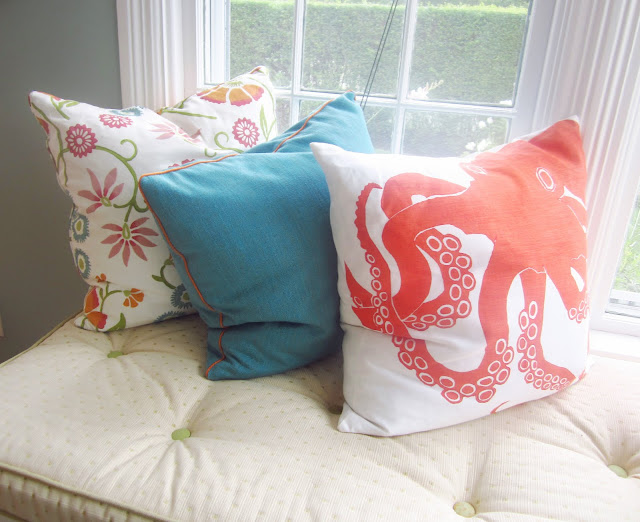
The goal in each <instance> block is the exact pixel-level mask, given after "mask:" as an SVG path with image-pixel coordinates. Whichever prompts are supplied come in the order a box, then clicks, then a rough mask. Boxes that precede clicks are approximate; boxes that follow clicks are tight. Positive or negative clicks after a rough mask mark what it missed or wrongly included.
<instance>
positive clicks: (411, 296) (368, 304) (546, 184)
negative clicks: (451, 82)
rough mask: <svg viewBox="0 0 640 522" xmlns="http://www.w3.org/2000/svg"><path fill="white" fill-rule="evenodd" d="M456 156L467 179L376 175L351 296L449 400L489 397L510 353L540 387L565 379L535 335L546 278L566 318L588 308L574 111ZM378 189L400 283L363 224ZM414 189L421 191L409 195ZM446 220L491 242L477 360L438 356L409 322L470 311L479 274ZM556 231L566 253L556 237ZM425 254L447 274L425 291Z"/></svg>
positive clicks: (360, 207) (436, 322) (429, 281)
mask: <svg viewBox="0 0 640 522" xmlns="http://www.w3.org/2000/svg"><path fill="white" fill-rule="evenodd" d="M571 126H575V128H572V127H571ZM514 158H515V159H514ZM540 165H544V167H541V166H540ZM461 166H462V168H463V169H464V170H465V172H466V173H467V174H468V175H469V176H470V178H471V182H470V184H469V186H468V188H465V187H462V186H460V185H457V184H454V183H451V182H448V181H444V180H440V179H436V178H432V177H428V176H425V175H422V174H416V173H404V174H399V175H396V176H394V177H392V178H390V179H389V180H388V181H387V182H386V183H385V186H384V189H383V188H382V187H381V186H380V185H378V184H375V183H370V184H368V185H367V186H366V187H365V188H364V190H363V191H362V192H361V194H360V196H359V198H358V201H357V204H356V219H355V225H356V228H357V231H358V234H357V237H358V240H359V242H360V245H361V247H362V248H363V249H364V251H365V259H366V261H367V263H368V264H369V265H370V274H371V276H372V278H373V279H372V281H371V288H372V289H373V292H369V291H368V290H367V289H365V288H364V287H363V286H361V285H360V284H359V283H358V282H357V281H356V279H355V277H354V275H353V274H352V272H351V270H350V269H349V267H348V266H346V264H345V268H346V279H347V285H348V288H349V291H350V293H351V297H352V301H353V306H352V308H353V310H354V312H355V313H356V315H357V316H358V318H359V319H360V321H361V322H362V324H363V326H365V327H367V328H370V329H372V330H377V331H380V332H384V333H386V334H388V335H391V336H392V340H393V344H394V345H395V346H396V347H397V348H398V349H399V352H398V357H399V359H400V361H401V362H402V364H403V365H404V366H406V367H407V368H408V369H410V370H413V371H415V373H416V375H417V377H418V378H419V379H420V380H421V381H422V382H423V383H424V384H426V385H429V386H434V385H438V386H439V387H440V388H441V389H442V395H443V397H444V398H445V399H446V400H447V401H449V402H450V403H459V402H461V401H462V400H463V399H464V398H468V397H474V398H475V399H476V400H477V401H478V402H481V403H484V402H488V401H490V400H491V399H492V398H493V396H494V395H495V393H496V387H497V386H498V385H502V384H504V383H505V382H507V380H508V379H509V377H510V372H511V368H510V363H511V362H512V361H513V360H514V358H515V357H519V361H518V364H517V367H518V369H519V371H521V372H523V373H524V379H525V382H527V383H529V384H530V385H532V386H534V387H535V388H537V389H540V390H560V389H562V388H564V387H566V386H568V385H569V384H571V383H572V382H573V381H575V379H576V377H575V376H574V375H573V374H572V373H571V372H570V371H569V370H568V369H566V368H564V367H561V366H557V365H555V364H552V363H551V362H549V361H547V360H546V359H545V357H544V351H543V347H542V346H541V342H540V341H541V333H542V318H543V314H544V306H545V293H546V288H547V278H549V279H551V281H552V282H553V283H554V285H555V286H556V288H557V290H558V293H559V295H560V297H561V299H562V304H563V305H564V308H565V311H564V312H563V313H566V315H567V317H568V320H569V321H575V322H578V323H580V322H582V321H583V320H584V319H585V317H586V316H587V314H588V304H587V296H586V289H585V285H584V281H586V256H585V253H586V234H585V231H586V209H585V205H584V203H583V201H584V186H585V176H586V174H585V172H586V171H585V166H584V156H583V153H582V147H581V142H580V135H579V130H578V129H577V123H575V122H572V121H566V122H561V123H559V124H556V125H555V126H554V127H551V128H550V129H548V130H547V131H545V133H543V134H541V135H538V136H536V137H535V138H532V139H531V140H530V141H529V142H525V141H516V142H513V143H511V144H508V145H506V146H505V147H503V148H502V149H501V151H500V153H498V154H496V153H485V154H482V155H479V156H476V158H475V159H474V160H473V161H471V162H470V163H466V164H462V165H461ZM376 190H382V194H381V203H380V205H381V209H382V211H383V212H384V214H385V215H386V217H387V218H388V221H387V222H386V223H385V225H384V228H383V229H382V243H383V244H384V246H385V248H386V249H387V251H388V253H389V254H390V255H391V256H392V257H393V258H394V260H395V262H396V264H397V269H398V272H399V274H400V287H399V290H398V291H397V292H396V293H395V295H392V291H391V275H392V274H391V269H390V267H389V265H388V264H387V263H386V261H385V259H384V258H383V255H382V253H381V252H380V250H379V248H378V247H377V246H376V243H375V242H374V241H373V240H372V237H371V235H370V233H369V231H368V229H367V216H366V212H365V207H366V205H367V202H368V201H369V199H370V196H371V194H372V192H373V191H376ZM416 196H418V198H417V199H418V200H420V201H418V202H417V203H414V202H415V201H416ZM441 225H453V226H455V227H457V228H458V229H459V230H461V231H463V232H464V233H465V234H482V235H484V236H486V237H487V238H488V239H489V240H491V242H492V243H493V251H492V253H491V257H490V260H489V263H488V266H487V268H486V271H485V272H484V275H483V277H482V282H481V285H480V288H479V295H478V297H477V299H478V301H477V303H478V306H477V316H478V318H479V321H480V324H481V327H482V331H483V333H484V337H485V340H486V348H485V351H484V357H483V358H482V361H481V362H480V364H479V366H478V367H477V368H475V369H473V370H471V371H455V370H452V369H450V368H448V367H446V366H445V365H443V364H441V363H439V362H438V361H436V359H435V358H434V357H433V356H432V355H431V354H430V352H429V349H428V347H427V343H426V342H425V341H424V340H422V339H418V338H415V337H412V335H411V332H410V330H414V331H418V332H421V331H426V330H427V329H429V328H434V327H436V328H451V327H452V326H454V325H455V324H456V322H457V321H459V320H461V319H464V318H466V317H468V316H469V315H470V314H471V312H472V304H471V301H470V299H469V297H470V293H471V292H472V291H473V290H474V288H475V287H476V283H477V281H476V277H475V276H474V274H473V273H472V271H471V269H472V267H473V263H474V259H473V253H472V252H471V253H469V252H464V251H463V245H462V242H461V240H460V238H458V237H456V236H455V235H453V234H450V233H442V232H440V231H438V229H437V227H438V226H441ZM447 230H450V228H448V229H447ZM558 234H561V237H562V249H561V252H560V253H559V248H558V244H557V243H555V244H554V240H555V238H557V237H558ZM425 254H426V255H427V256H429V257H430V258H431V259H432V264H433V261H435V263H437V266H438V268H439V270H440V277H441V278H442V279H443V281H444V291H442V292H441V293H439V295H437V296H436V297H435V298H433V297H432V298H431V299H430V300H427V297H428V294H429V292H430V289H431V288H432V285H433V282H434V279H435V277H437V275H434V274H433V273H432V268H431V267H430V265H429V262H428V260H427V258H426V256H425ZM470 254H471V255H470ZM559 254H560V255H559ZM432 266H433V265H432ZM517 277H520V281H521V283H522V288H523V290H524V303H525V305H524V308H523V309H522V310H521V312H520V314H519V317H518V326H519V332H517V333H516V335H518V339H517V343H516V346H515V349H514V347H512V346H510V345H509V324H508V322H509V321H508V320H509V317H508V312H507V297H508V294H509V291H510V288H511V285H512V283H513V282H514V280H515V279H516V278H517ZM554 313H555V311H554ZM513 338H515V336H514V337H513Z"/></svg>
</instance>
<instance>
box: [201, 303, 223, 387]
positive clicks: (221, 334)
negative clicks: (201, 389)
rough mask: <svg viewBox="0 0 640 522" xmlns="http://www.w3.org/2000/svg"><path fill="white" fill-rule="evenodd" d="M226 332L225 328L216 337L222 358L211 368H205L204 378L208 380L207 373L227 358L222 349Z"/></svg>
mask: <svg viewBox="0 0 640 522" xmlns="http://www.w3.org/2000/svg"><path fill="white" fill-rule="evenodd" d="M220 324H221V325H222V314H220ZM223 328H224V327H223ZM226 331H227V330H226V328H225V329H224V330H222V332H220V337H218V348H220V353H221V354H222V357H220V359H218V360H217V361H216V362H214V363H213V364H212V365H211V366H209V368H207V371H205V372H204V376H205V377H206V378H207V379H208V378H209V372H210V371H211V369H212V368H213V367H214V366H215V365H216V364H218V363H221V362H222V361H224V360H225V359H226V358H227V355H226V354H225V353H224V348H223V347H222V336H223V335H224V334H225V332H226Z"/></svg>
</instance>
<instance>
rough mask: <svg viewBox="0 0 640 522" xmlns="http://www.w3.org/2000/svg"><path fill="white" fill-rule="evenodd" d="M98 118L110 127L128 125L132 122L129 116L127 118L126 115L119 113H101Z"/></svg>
mask: <svg viewBox="0 0 640 522" xmlns="http://www.w3.org/2000/svg"><path fill="white" fill-rule="evenodd" d="M98 118H99V120H100V121H101V122H102V124H103V125H106V126H107V127H109V128H111V129H119V128H121V127H128V126H129V125H131V123H133V120H132V119H131V118H128V117H127V116H120V115H119V114H101V115H100V116H98Z"/></svg>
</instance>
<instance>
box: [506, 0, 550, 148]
mask: <svg viewBox="0 0 640 522" xmlns="http://www.w3.org/2000/svg"><path fill="white" fill-rule="evenodd" d="M555 4H556V0H545V1H543V2H540V1H534V2H533V4H532V7H531V13H530V17H529V22H528V27H527V36H526V38H525V43H524V53H523V57H522V65H521V68H520V72H519V74H518V80H517V82H516V85H517V90H516V93H515V103H514V107H513V118H512V120H511V125H510V126H509V133H508V136H507V140H511V139H514V138H517V137H518V136H523V135H525V134H529V133H530V132H532V131H533V130H534V128H533V117H534V112H533V111H534V108H535V106H536V99H537V97H538V86H539V80H538V79H539V78H540V76H541V74H542V71H543V69H544V61H545V56H546V54H547V44H548V42H549V34H550V31H551V24H552V20H553V15H554V11H555Z"/></svg>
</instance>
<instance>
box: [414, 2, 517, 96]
mask: <svg viewBox="0 0 640 522" xmlns="http://www.w3.org/2000/svg"><path fill="white" fill-rule="evenodd" d="M489 3H491V4H496V3H497V4H498V5H483V4H482V3H480V2H474V1H472V0H466V1H464V2H462V1H457V2H451V1H447V2H446V3H445V2H441V1H434V0H432V1H425V0H421V1H420V2H419V7H418V19H417V23H416V24H417V25H416V34H415V44H414V51H413V56H412V66H411V75H410V82H409V83H410V93H409V96H410V97H412V98H416V99H429V100H438V101H458V102H475V103H483V104H494V105H502V106H513V101H514V99H515V85H516V82H517V78H518V72H519V69H520V61H521V60H520V57H521V51H522V47H523V43H524V36H525V29H526V23H527V17H528V9H529V2H528V1H522V0H514V1H502V2H500V1H498V2H496V1H492V2H487V4H489ZM455 4H457V5H455ZM476 4H479V5H476Z"/></svg>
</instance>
